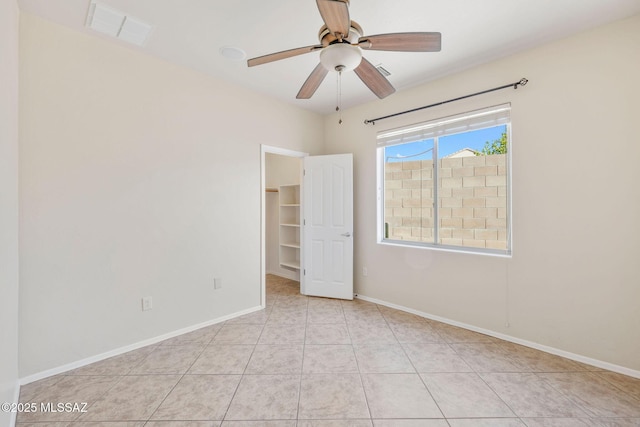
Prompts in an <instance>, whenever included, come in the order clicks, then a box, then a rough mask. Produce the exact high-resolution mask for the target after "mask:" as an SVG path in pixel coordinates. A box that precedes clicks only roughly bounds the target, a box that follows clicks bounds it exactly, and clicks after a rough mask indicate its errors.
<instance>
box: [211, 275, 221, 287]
mask: <svg viewBox="0 0 640 427" xmlns="http://www.w3.org/2000/svg"><path fill="white" fill-rule="evenodd" d="M220 288H222V279H221V278H219V277H216V278H214V279H213V289H220Z"/></svg>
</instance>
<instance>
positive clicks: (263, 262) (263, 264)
mask: <svg viewBox="0 0 640 427" xmlns="http://www.w3.org/2000/svg"><path fill="white" fill-rule="evenodd" d="M267 153H271V154H278V155H281V156H287V157H296V158H299V159H302V158H303V157H307V156H308V155H309V153H305V152H302V151H295V150H289V149H287V148H280V147H274V146H271V145H265V144H260V305H261V306H262V308H265V307H266V302H267V301H266V300H267V281H266V275H267V258H266V257H267V253H266V248H267V238H266V237H267V229H266V212H267V207H266V206H267V198H266V189H267V179H266V164H265V159H266V154H267ZM300 193H301V194H302V165H301V166H300ZM301 234H302V233H301ZM300 238H301V239H302V235H301V236H300ZM300 260H301V261H302V241H301V244H300ZM302 284H303V280H302V265H301V266H300V286H302Z"/></svg>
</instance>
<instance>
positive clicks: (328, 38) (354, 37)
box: [318, 21, 363, 47]
mask: <svg viewBox="0 0 640 427" xmlns="http://www.w3.org/2000/svg"><path fill="white" fill-rule="evenodd" d="M362 34H363V31H362V27H361V26H360V24H358V23H357V22H356V21H351V28H349V35H348V36H347V37H342V39H340V38H338V37H337V36H336V35H335V34H334V33H332V32H331V31H329V28H327V26H326V25H323V26H322V27H320V31H319V32H318V40H320V43H321V44H322V46H324V47H327V46H329V45H331V44H335V43H344V42H347V43H351V44H355V43H357V42H358V39H359V38H360V37H362Z"/></svg>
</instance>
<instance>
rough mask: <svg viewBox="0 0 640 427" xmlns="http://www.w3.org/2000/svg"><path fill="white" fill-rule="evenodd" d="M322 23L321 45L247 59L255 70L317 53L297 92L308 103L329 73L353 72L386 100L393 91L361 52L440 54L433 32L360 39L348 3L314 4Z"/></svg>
mask: <svg viewBox="0 0 640 427" xmlns="http://www.w3.org/2000/svg"><path fill="white" fill-rule="evenodd" d="M316 3H317V5H318V10H319V11H320V15H321V16H322V20H323V21H324V25H323V26H322V27H321V28H320V32H319V34H318V39H319V40H320V44H318V45H313V46H305V47H299V48H296V49H290V50H284V51H282V52H276V53H271V54H269V55H264V56H259V57H256V58H252V59H249V60H248V61H247V65H248V66H249V67H254V66H256V65H262V64H266V63H269V62H273V61H279V60H281V59H286V58H291V57H293V56H298V55H302V54H305V53H309V52H315V51H317V50H320V63H319V64H318V65H317V66H316V68H315V69H314V70H313V71H312V72H311V74H310V75H309V77H308V78H307V80H306V81H305V82H304V84H303V85H302V88H300V91H299V92H298V95H296V98H298V99H309V98H311V96H313V94H314V93H315V92H316V90H317V89H318V87H319V86H320V84H321V83H322V81H323V80H324V78H325V77H326V76H327V74H328V73H329V71H337V72H339V73H341V72H343V71H351V70H354V71H355V73H356V74H357V75H358V77H359V78H360V80H362V81H363V82H364V84H365V85H367V87H368V88H369V89H370V90H371V91H372V92H373V93H374V94H376V95H377V96H378V98H381V99H382V98H385V97H387V96H389V95H391V94H392V93H394V92H395V91H396V90H395V88H394V87H393V86H392V85H391V83H389V81H388V80H387V79H386V77H385V76H384V75H383V74H382V73H381V72H380V71H379V70H378V69H377V68H376V67H374V66H373V65H372V64H371V63H370V62H369V61H367V60H366V59H365V58H363V57H362V49H364V50H386V51H398V52H439V51H440V45H441V34H440V33H435V32H411V33H391V34H379V35H374V36H363V31H362V27H360V25H358V24H357V23H356V22H355V21H352V20H351V18H350V17H349V0H316Z"/></svg>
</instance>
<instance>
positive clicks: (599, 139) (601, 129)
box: [325, 16, 640, 372]
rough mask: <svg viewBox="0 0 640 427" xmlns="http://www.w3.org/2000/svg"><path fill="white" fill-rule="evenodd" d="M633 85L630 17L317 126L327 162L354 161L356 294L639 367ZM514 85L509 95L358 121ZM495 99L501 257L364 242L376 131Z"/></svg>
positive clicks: (637, 70)
mask: <svg viewBox="0 0 640 427" xmlns="http://www.w3.org/2000/svg"><path fill="white" fill-rule="evenodd" d="M638 75H640V16H636V17H634V18H631V19H627V20H624V21H620V22H617V23H613V24H611V25H608V26H605V27H602V28H599V29H595V30H592V31H589V32H586V33H582V34H579V35H577V36H574V37H571V38H568V39H565V40H562V41H559V42H555V43H552V44H548V45H546V46H543V47H541V48H538V49H535V50H531V51H528V52H524V53H522V54H518V55H515V56H511V57H508V58H506V59H503V60H499V61H495V62H492V63H489V64H486V65H482V66H478V67H475V68H473V69H470V70H467V71H464V72H460V73H458V74H456V75H453V76H450V77H447V78H442V79H439V80H437V81H434V82H432V83H430V84H426V85H424V86H420V87H418V88H416V89H412V90H409V91H399V92H398V93H396V94H395V95H393V96H391V97H389V98H387V99H385V100H383V101H380V102H378V101H376V102H372V103H370V104H368V105H365V106H362V107H360V108H354V109H351V110H349V111H345V112H343V124H342V125H338V124H337V119H336V117H334V116H332V117H327V118H326V119H325V141H326V144H327V150H328V152H335V153H338V152H344V151H352V152H354V155H355V165H354V168H355V206H356V211H355V218H357V221H356V229H355V233H354V236H355V239H356V240H355V271H356V291H357V292H358V293H359V294H362V295H365V296H369V297H372V298H377V299H380V300H384V301H388V302H391V303H395V304H398V305H402V306H406V307H409V308H412V309H415V310H419V311H422V312H426V313H430V314H432V315H437V316H442V317H445V318H448V319H451V320H455V321H458V322H464V323H466V324H469V325H473V326H476V327H478V328H484V329H488V330H491V331H494V332H497V333H502V334H507V335H510V336H513V337H516V338H519V339H523V340H528V341H531V342H534V343H538V344H542V345H546V346H551V347H553V348H556V349H560V350H564V351H567V352H571V353H574V354H578V355H582V356H585V357H589V358H593V359H597V360H600V361H605V362H609V363H612V364H615V365H618V366H621V367H626V368H629V369H632V370H635V371H636V372H637V371H638V370H640V358H639V357H638V355H639V354H640V310H639V309H638V301H640V286H638V284H639V283H640V270H638V265H637V264H638V258H639V255H640V250H639V249H638V241H640V222H639V221H638V218H640V198H639V197H638V185H637V183H638V182H640V168H638V166H637V161H638V159H640V144H639V143H638V142H639V140H638V130H637V118H638V117H639V116H640V107H638V105H639V104H638V99H640V86H639V85H638V84H637V76H638ZM521 77H527V78H528V79H529V84H528V85H527V86H526V87H524V88H520V89H518V90H511V89H509V90H504V91H499V92H494V93H491V94H487V95H483V96H480V97H475V98H471V99H468V100H464V101H460V102H456V103H451V104H447V105H444V106H440V107H437V108H432V109H429V110H423V111H421V112H417V113H412V114H408V115H405V116H401V117H397V118H394V119H390V120H386V121H380V122H378V123H377V124H376V125H375V126H371V125H364V124H363V121H364V120H365V119H372V118H375V117H379V116H383V115H386V114H390V113H394V112H398V111H402V110H407V109H411V108H415V107H419V106H421V105H427V104H431V103H434V102H438V101H442V100H445V99H449V98H453V97H457V96H461V95H465V94H467V93H472V92H476V91H479V90H482V89H487V88H491V87H495V86H499V85H502V84H505V83H508V82H513V81H517V80H519V79H520V78H521ZM505 102H511V104H512V111H511V113H512V124H513V126H512V144H513V145H512V154H513V257H512V258H510V259H508V258H499V257H491V256H482V255H472V254H462V253H448V252H438V251H434V250H427V249H415V248H401V247H393V246H385V245H379V244H377V243H376V232H375V230H376V184H375V183H376V142H375V135H376V132H377V131H381V130H386V129H390V128H395V127H399V126H402V125H407V124H410V123H415V122H420V121H424V120H429V119H435V118H438V117H443V116H447V115H450V114H455V113H461V112H464V111H469V110H473V109H477V108H481V107H486V106H491V105H497V104H501V103H505ZM541 164H544V165H546V166H545V172H544V174H540V173H539V165H541ZM612 218H613V220H612ZM363 267H367V268H368V276H367V277H363V276H362V275H361V274H360V273H361V271H362V268H363ZM507 324H509V326H507Z"/></svg>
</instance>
